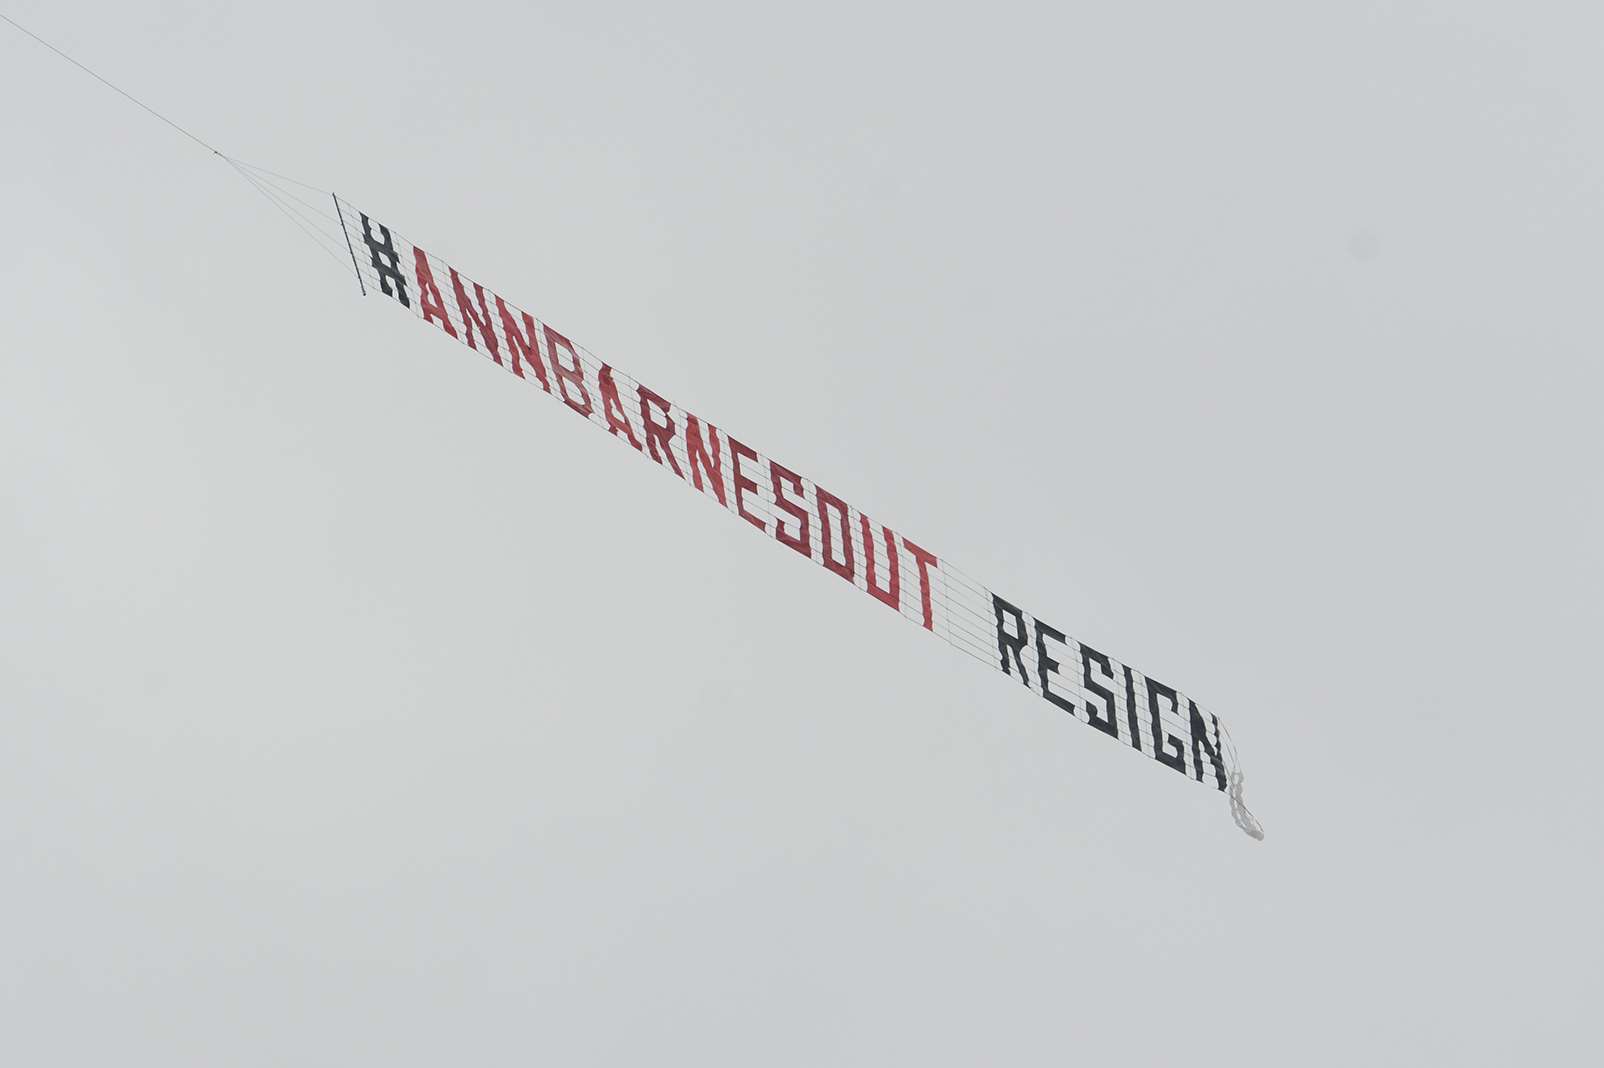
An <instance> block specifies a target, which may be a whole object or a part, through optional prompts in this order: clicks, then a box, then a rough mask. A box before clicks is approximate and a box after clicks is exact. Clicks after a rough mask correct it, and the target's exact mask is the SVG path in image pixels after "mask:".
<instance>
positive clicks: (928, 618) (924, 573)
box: [902, 537, 936, 630]
mask: <svg viewBox="0 0 1604 1068" xmlns="http://www.w3.org/2000/svg"><path fill="white" fill-rule="evenodd" d="M902 544H904V545H906V546H907V547H908V551H909V552H910V553H912V554H913V558H914V559H915V560H917V561H919V603H920V605H921V607H923V608H924V612H925V630H935V629H936V628H935V626H934V617H932V615H931V614H930V571H929V567H930V565H931V564H934V563H936V555H935V553H930V552H926V551H925V550H923V549H921V548H919V546H917V545H915V544H914V543H913V542H911V541H909V540H908V539H907V538H906V537H904V538H903V539H902Z"/></svg>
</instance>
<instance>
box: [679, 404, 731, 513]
mask: <svg viewBox="0 0 1604 1068" xmlns="http://www.w3.org/2000/svg"><path fill="white" fill-rule="evenodd" d="M707 436H708V437H709V438H711V439H712V441H713V451H712V453H711V454H709V453H708V451H707V448H706V447H705V446H704V445H703V444H702V424H701V423H700V422H699V421H698V420H697V418H696V416H694V415H692V414H690V413H689V412H686V413H685V455H686V458H687V459H688V460H689V461H690V464H691V482H692V484H693V485H695V486H696V488H697V489H701V488H702V472H703V471H706V472H707V480H708V481H709V482H711V483H712V484H713V495H714V496H715V497H717V498H718V503H720V504H723V503H724V455H723V453H722V452H720V451H719V447H718V427H716V426H714V425H713V424H712V423H709V424H707ZM710 461H711V462H710Z"/></svg>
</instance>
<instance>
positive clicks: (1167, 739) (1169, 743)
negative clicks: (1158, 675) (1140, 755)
mask: <svg viewBox="0 0 1604 1068" xmlns="http://www.w3.org/2000/svg"><path fill="white" fill-rule="evenodd" d="M1160 694H1162V695H1163V696H1164V697H1165V698H1167V699H1168V700H1169V702H1170V711H1171V712H1172V713H1174V714H1175V715H1177V716H1179V715H1180V712H1181V708H1180V704H1179V703H1178V702H1177V701H1176V699H1175V691H1174V690H1173V689H1171V688H1170V687H1168V686H1166V685H1164V684H1163V683H1162V682H1157V681H1155V680H1153V679H1148V680H1147V710H1148V712H1149V713H1151V714H1152V717H1153V756H1155V757H1156V758H1158V762H1159V763H1160V764H1163V765H1165V766H1166V767H1171V768H1174V769H1175V770H1176V771H1178V772H1180V773H1181V774H1182V775H1185V774H1186V746H1185V745H1184V744H1183V743H1182V742H1181V740H1180V739H1179V738H1177V737H1175V735H1173V734H1170V733H1168V732H1166V731H1165V730H1164V723H1163V721H1162V720H1161V719H1159V707H1158V699H1159V695H1160Z"/></svg>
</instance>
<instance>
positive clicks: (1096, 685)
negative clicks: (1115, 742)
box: [1078, 642, 1119, 738]
mask: <svg viewBox="0 0 1604 1068" xmlns="http://www.w3.org/2000/svg"><path fill="white" fill-rule="evenodd" d="M1078 644H1079V645H1080V664H1081V683H1082V684H1083V685H1084V686H1085V687H1086V689H1087V690H1089V691H1091V692H1092V693H1094V694H1096V695H1097V696H1098V697H1101V698H1102V699H1103V708H1104V709H1105V711H1104V713H1103V714H1102V715H1101V716H1099V715H1098V714H1097V709H1096V707H1094V706H1093V705H1092V703H1091V702H1090V701H1087V702H1086V722H1088V723H1090V724H1091V725H1092V726H1094V727H1096V728H1097V729H1098V730H1100V731H1102V732H1103V733H1104V734H1107V735H1109V736H1110V737H1113V738H1118V737H1119V723H1118V721H1116V720H1115V719H1114V709H1115V707H1116V705H1115V703H1114V694H1113V692H1112V691H1110V690H1109V689H1108V688H1107V687H1105V686H1104V685H1103V684H1102V683H1100V682H1098V681H1097V680H1096V679H1094V678H1092V661H1094V660H1095V661H1097V666H1098V667H1100V668H1102V669H1103V675H1104V676H1106V677H1107V679H1108V681H1110V682H1113V681H1114V665H1113V664H1111V663H1109V660H1108V657H1106V656H1104V655H1103V654H1102V653H1100V652H1098V651H1097V650H1096V649H1093V648H1092V647H1091V646H1089V645H1087V644H1086V643H1085V642H1080V643H1078Z"/></svg>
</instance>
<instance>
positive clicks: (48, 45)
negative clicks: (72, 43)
mask: <svg viewBox="0 0 1604 1068" xmlns="http://www.w3.org/2000/svg"><path fill="white" fill-rule="evenodd" d="M0 19H4V20H5V21H6V22H8V23H10V24H11V25H12V27H14V28H15V29H17V30H19V31H20V32H22V33H24V34H26V35H27V36H29V37H32V38H33V39H34V40H35V41H37V42H39V43H40V44H42V45H44V46H45V47H46V48H48V49H50V51H52V52H54V53H55V54H56V55H58V56H60V57H61V58H62V59H65V60H66V61H67V62H68V63H71V64H72V65H73V66H75V67H77V68H78V69H79V70H81V71H83V72H84V73H85V74H87V75H89V76H90V77H91V78H93V79H95V81H97V82H99V83H100V84H101V85H104V86H105V87H106V88H108V89H111V90H112V91H114V92H116V93H119V94H120V95H122V96H123V97H125V98H127V99H128V100H130V101H132V102H133V103H135V104H137V105H139V106H140V107H141V108H144V109H145V110H146V111H148V112H149V113H150V114H152V115H154V116H155V117H156V118H158V119H160V120H161V121H163V122H165V123H166V124H167V125H169V126H171V127H172V128H173V129H175V130H177V131H178V132H179V133H181V134H183V135H184V136H185V137H187V138H189V139H190V140H191V141H193V142H195V143H196V144H197V145H200V146H201V147H202V148H204V149H206V150H207V151H208V152H210V153H212V154H213V155H214V156H222V158H223V159H228V158H229V157H228V156H227V155H225V154H224V153H223V151H222V150H221V149H218V148H216V147H214V146H213V145H211V144H208V143H207V142H205V141H203V140H201V139H200V138H199V137H196V136H195V135H194V134H192V133H190V132H189V131H188V130H186V129H184V128H183V127H182V126H180V125H178V123H176V122H174V121H173V120H172V119H169V118H168V117H167V116H166V115H163V114H162V113H161V112H159V111H157V110H156V109H155V108H153V107H151V106H150V105H149V104H147V103H145V102H144V101H143V100H141V99H139V98H138V97H136V96H135V95H134V94H132V93H130V92H128V91H127V90H126V89H123V88H121V87H120V86H117V85H114V84H112V83H111V82H109V81H107V80H106V79H105V78H102V77H101V76H100V75H98V74H96V73H95V72H94V71H92V70H90V69H89V68H88V67H86V66H84V65H83V64H82V63H80V62H78V61H77V60H76V59H73V58H72V57H71V56H69V55H68V54H67V53H65V52H63V51H62V50H61V49H59V48H57V47H56V46H55V45H53V44H51V43H50V42H49V41H47V40H45V39H44V38H43V37H40V36H39V35H38V34H37V33H34V32H33V31H32V30H30V29H28V27H26V26H24V25H22V24H21V23H19V22H18V21H17V20H16V19H13V18H11V17H10V16H9V15H6V14H4V13H0Z"/></svg>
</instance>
